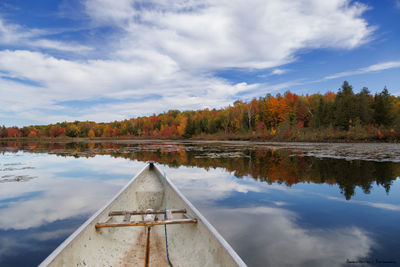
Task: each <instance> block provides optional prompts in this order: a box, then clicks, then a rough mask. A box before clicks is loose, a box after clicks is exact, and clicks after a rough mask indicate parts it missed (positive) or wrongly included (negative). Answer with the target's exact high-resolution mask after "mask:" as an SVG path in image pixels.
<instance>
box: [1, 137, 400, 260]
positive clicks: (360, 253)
mask: <svg viewBox="0 0 400 267" xmlns="http://www.w3.org/2000/svg"><path fill="white" fill-rule="evenodd" d="M2 151H3V153H0V180H2V181H4V182H3V183H1V184H0V266H33V265H37V264H38V263H39V262H40V261H41V260H43V259H44V258H45V257H46V256H47V255H48V254H49V253H50V252H51V251H52V250H54V248H55V247H57V246H58V244H60V243H61V242H62V241H63V240H64V239H65V238H66V237H67V236H68V235H69V234H71V233H72V232H73V231H74V230H75V229H76V228H77V227H79V226H80V225H81V224H82V223H83V222H84V221H85V220H86V219H87V218H88V217H89V216H90V215H91V214H92V213H94V212H95V211H96V210H97V209H98V208H100V207H101V206H103V205H104V203H106V202H107V201H108V200H109V199H110V198H111V197H112V196H113V195H114V194H115V193H116V192H117V191H118V190H119V189H120V188H121V187H122V186H123V185H124V184H126V182H127V181H128V180H129V179H130V178H131V177H132V175H134V173H135V172H137V171H138V170H140V169H141V168H142V167H143V165H144V163H143V161H147V160H154V161H157V162H160V163H162V164H165V165H163V166H161V169H162V170H165V171H166V173H167V174H168V176H169V177H170V178H171V179H172V180H173V182H174V184H175V185H177V187H178V188H179V189H180V190H181V191H182V192H183V193H184V195H185V196H186V197H187V198H189V200H190V201H191V202H192V203H193V204H194V205H195V206H196V207H197V208H198V209H199V210H200V211H201V212H202V213H203V214H204V215H205V216H206V217H207V218H208V219H209V220H210V222H211V223H212V224H213V225H214V226H215V227H216V228H217V229H218V231H219V232H220V233H221V234H222V235H223V236H224V237H225V238H226V239H227V240H228V242H229V243H230V244H231V245H232V246H233V247H234V249H235V250H236V251H237V252H238V253H239V255H240V256H241V257H242V258H243V259H244V260H245V262H246V263H248V265H249V266H342V265H344V264H345V261H346V259H350V260H357V259H360V258H366V257H378V258H381V259H389V260H390V259H393V257H395V256H396V253H395V252H393V251H394V250H393V248H399V247H400V243H399V240H400V230H399V227H398V221H399V220H400V217H399V216H400V212H399V211H400V209H399V205H398V203H400V202H399V201H400V199H399V197H400V195H399V194H393V193H391V194H390V196H389V195H387V193H386V192H389V191H390V190H391V191H393V192H399V191H400V181H399V180H395V179H396V178H395V177H396V176H397V175H398V165H397V163H392V162H363V161H357V160H353V161H346V160H339V159H333V160H331V159H318V158H314V157H306V156H304V154H302V153H301V152H300V151H293V150H288V149H276V148H275V149H271V148H270V147H263V146H252V145H248V144H247V145H235V144H231V143H228V144H225V145H218V144H213V143H204V144H199V145H198V144H178V143H152V142H148V143H146V142H145V143H143V144H138V143H126V144H124V143H61V144H57V143H54V144H51V143H25V144H24V143H11V144H9V143H6V144H3V147H2ZM6 151H8V152H6ZM130 159H134V160H133V161H132V160H130ZM168 166H169V167H168ZM177 167H179V168H177ZM346 168H347V169H348V170H347V171H346V170H343V169H346ZM364 168H367V169H368V171H369V173H368V172H365V171H363V169H364ZM351 173H353V175H351ZM381 173H382V174H383V175H384V177H381ZM20 176H21V177H23V176H29V177H34V178H32V179H30V180H26V181H22V180H20V181H18V180H7V179H14V178H17V177H20ZM235 176H236V177H241V179H236V178H235ZM343 176H344V178H343ZM352 176H355V177H352ZM363 177H365V178H363ZM6 180H7V181H6ZM378 184H379V185H380V186H381V185H383V187H384V190H379V191H377V190H372V188H376V187H377V186H378ZM380 186H379V187H380ZM338 189H339V190H338ZM340 191H342V192H343V194H345V196H346V197H347V195H346V193H348V192H350V193H349V195H348V196H350V197H352V199H351V200H346V199H345V198H346V197H343V195H340ZM361 192H364V193H366V194H363V193H361ZM382 195H383V196H382ZM350 197H347V198H350ZM21 255H24V257H21ZM394 259H396V258H394Z"/></svg>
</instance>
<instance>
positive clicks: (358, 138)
mask: <svg viewBox="0 0 400 267" xmlns="http://www.w3.org/2000/svg"><path fill="white" fill-rule="evenodd" d="M113 140H175V141H185V140H186V141H190V140H202V141H227V140H232V141H234V140H237V141H265V142H322V143H338V142H344V143H351V142H354V143H356V142H357V143H360V142H362V143H368V142H370V143H379V142H386V143H387V142H390V143H397V142H399V141H400V133H398V132H396V131H394V130H393V129H376V128H375V129H371V130H369V129H365V128H362V129H350V130H348V131H341V130H333V129H331V128H327V129H319V130H314V129H304V128H303V129H286V130H282V129H280V130H278V131H276V132H271V131H268V132H262V133H260V132H259V133H255V132H253V133H251V134H250V133H235V134H225V133H216V134H200V135H193V136H192V137H187V138H184V137H174V136H168V137H163V136H119V137H94V138H88V137H66V136H61V137H54V138H50V137H37V138H28V137H17V138H0V141H36V142H41V141H46V142H80V141H113Z"/></svg>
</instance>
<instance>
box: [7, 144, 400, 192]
mask: <svg viewBox="0 0 400 267" xmlns="http://www.w3.org/2000/svg"><path fill="white" fill-rule="evenodd" d="M18 151H26V152H34V153H49V154H56V155H59V156H65V157H67V156H73V157H93V156H95V155H111V156H113V157H123V158H130V159H132V160H137V161H155V162H158V163H161V164H166V165H168V166H169V167H179V166H182V165H183V166H195V167H201V168H204V169H209V168H224V169H226V170H227V171H229V172H232V173H233V174H234V175H235V176H236V177H238V178H241V177H247V176H251V177H253V178H254V179H256V180H259V181H263V182H267V183H269V184H272V183H279V184H285V185H287V186H289V187H290V186H292V185H294V184H297V183H314V184H324V183H325V184H330V185H335V184H337V185H338V186H339V188H340V190H341V193H342V194H343V195H344V196H345V198H346V199H347V200H349V199H351V197H352V196H354V194H355V190H356V188H357V187H360V188H361V189H362V190H363V192H364V193H365V194H369V193H370V191H371V189H372V187H373V185H374V183H376V185H380V186H383V187H384V188H385V190H386V192H387V193H388V194H389V191H390V187H391V185H392V183H393V181H394V180H396V178H397V177H398V176H400V164H399V163H395V162H375V161H362V160H344V159H334V158H317V157H309V156H305V155H304V154H303V153H302V152H298V151H292V150H290V149H288V148H282V149H272V148H268V146H258V145H256V144H252V143H244V144H240V145H238V144H235V143H233V142H228V143H212V142H203V143H189V142H165V141H163V142H160V141H112V142H111V141H110V142H89V141H83V142H31V141H29V142H19V141H2V142H0V152H18Z"/></svg>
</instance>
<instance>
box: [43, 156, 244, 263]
mask: <svg viewBox="0 0 400 267" xmlns="http://www.w3.org/2000/svg"><path fill="white" fill-rule="evenodd" d="M164 181H166V189H165V187H164V186H165V184H164ZM165 190H166V195H167V196H166V198H167V209H168V210H171V211H172V218H171V216H167V219H164V214H157V211H159V213H161V212H162V211H163V210H164V206H165V201H164V199H165V195H164V192H165ZM148 209H152V210H153V211H149V210H148ZM143 211H145V212H143ZM138 213H139V215H137V214H138ZM143 213H145V214H143ZM147 213H153V214H154V213H156V214H154V215H153V217H151V215H150V216H149V215H148V214H147ZM154 216H155V218H154ZM163 224H166V225H167V240H168V241H167V242H168V252H169V259H170V262H171V263H172V264H173V266H202V267H203V266H246V264H245V263H244V262H243V261H242V259H241V258H240V257H239V256H238V255H237V254H236V252H235V251H234V250H233V249H232V248H231V246H230V245H229V244H228V243H227V242H226V241H225V240H224V239H223V237H222V236H221V235H220V234H219V233H218V232H217V231H216V230H215V228H214V227H213V226H212V225H211V224H210V223H209V222H208V221H207V220H206V219H205V218H204V217H203V216H202V215H201V214H200V212H199V211H198V210H197V209H196V208H195V207H194V206H193V205H192V204H191V203H190V202H189V201H188V200H187V199H186V198H185V197H184V196H183V195H182V193H181V192H179V191H178V189H177V188H176V187H175V186H174V185H173V184H172V183H171V182H170V180H169V179H168V178H167V177H164V175H163V174H162V173H161V172H160V170H159V169H158V168H157V166H155V164H154V163H149V164H148V165H147V166H146V167H144V168H143V170H142V171H141V172H140V173H139V174H138V175H136V176H135V177H134V178H133V179H132V180H131V181H130V182H129V183H128V184H127V185H126V186H125V187H124V188H123V189H122V190H121V191H120V192H119V193H118V194H117V195H116V196H115V197H114V198H113V199H112V200H111V201H110V202H109V203H108V204H107V205H106V206H105V207H103V208H102V209H100V210H99V211H98V212H96V213H95V214H94V215H93V216H92V217H91V218H90V219H89V220H87V221H86V222H85V223H84V224H83V225H82V226H81V227H80V228H79V229H78V230H76V231H75V232H74V233H73V234H72V235H71V236H69V237H68V238H67V239H66V240H65V241H64V242H63V243H62V244H61V245H60V246H59V247H58V248H56V250H54V251H53V253H51V254H50V255H49V256H48V257H47V258H46V259H45V260H44V261H43V262H42V263H41V264H40V266H170V265H169V263H168V260H167V254H166V245H165V244H166V241H165V231H164V225H163Z"/></svg>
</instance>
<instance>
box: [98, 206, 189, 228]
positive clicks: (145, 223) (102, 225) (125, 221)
mask: <svg viewBox="0 0 400 267" xmlns="http://www.w3.org/2000/svg"><path fill="white" fill-rule="evenodd" d="M169 211H171V212H172V213H183V216H184V217H185V219H167V220H157V219H156V220H154V221H132V222H131V221H130V218H131V216H132V215H145V214H164V211H163V210H159V211H111V212H110V213H109V216H124V219H123V221H122V222H114V223H107V222H104V223H97V224H96V228H105V227H127V226H154V225H165V224H188V223H197V219H196V218H192V217H191V216H189V215H188V214H186V210H185V209H172V210H169Z"/></svg>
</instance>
